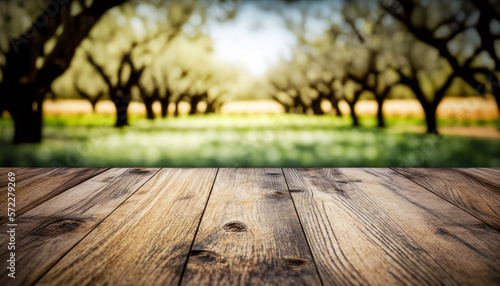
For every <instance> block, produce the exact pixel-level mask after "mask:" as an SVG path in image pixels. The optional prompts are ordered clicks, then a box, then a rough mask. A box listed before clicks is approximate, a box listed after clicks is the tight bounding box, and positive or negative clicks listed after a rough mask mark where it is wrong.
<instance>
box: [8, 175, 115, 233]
mask: <svg viewBox="0 0 500 286" xmlns="http://www.w3.org/2000/svg"><path fill="white" fill-rule="evenodd" d="M105 170H106V169H104V168H45V169H42V168H39V169H35V168H33V169H28V168H19V169H18V170H14V172H15V174H16V176H15V177H16V181H15V189H16V191H15V196H16V197H15V198H16V208H15V209H16V215H17V216H19V215H21V214H23V213H25V212H26V211H28V210H30V209H32V208H34V207H36V206H37V205H39V204H41V203H43V202H45V201H47V200H49V199H50V198H52V197H54V196H57V195H58V194H60V193H62V192H64V191H66V190H68V189H70V188H72V187H74V186H76V185H78V184H80V183H81V182H84V181H86V180H88V179H90V178H92V177H94V176H95V175H98V174H100V173H102V172H104V171H105ZM7 174H8V172H6V173H5V174H2V179H4V178H7ZM6 184H7V182H5V184H4V182H3V180H2V182H0V185H1V186H2V187H1V189H0V209H6V208H7V190H8V189H7V188H6V187H5V185H6ZM6 221H7V217H6V214H5V213H2V214H0V223H2V224H3V223H5V222H6Z"/></svg>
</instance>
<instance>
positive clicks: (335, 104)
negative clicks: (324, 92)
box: [330, 100, 342, 117]
mask: <svg viewBox="0 0 500 286" xmlns="http://www.w3.org/2000/svg"><path fill="white" fill-rule="evenodd" d="M330 102H331V103H332V107H333V109H335V115H336V116H337V117H342V111H340V108H339V102H338V101H337V100H331V101H330Z"/></svg>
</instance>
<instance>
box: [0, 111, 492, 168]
mask: <svg viewBox="0 0 500 286" xmlns="http://www.w3.org/2000/svg"><path fill="white" fill-rule="evenodd" d="M130 121H131V126H128V127H125V128H121V129H117V128H113V127H112V124H113V122H114V119H113V116H107V115H81V116H71V117H70V116H55V115H52V116H48V117H47V118H45V123H44V124H45V125H44V130H43V134H44V141H43V142H42V143H41V144H21V145H11V144H10V140H11V138H12V136H13V127H12V122H11V120H10V119H9V118H3V119H0V162H1V165H2V166H30V167H38V166H40V167H41V166H68V167H87V166H91V167H105V166H115V167H117V166H134V167H135V166H171V167H179V166H189V167H204V166H218V167H267V166H269V167H271V166H297V167H299V166H300V167H330V166H345V167H351V166H352V167H355V166H370V167H384V166H402V167H473V166H483V167H492V166H496V167H499V166H500V139H488V138H475V137H463V136H452V135H442V136H434V135H425V134H417V133H410V132H404V131H402V130H405V128H404V127H405V126H409V127H410V126H421V125H423V123H424V121H423V120H422V119H415V118H388V119H387V123H388V125H389V126H391V127H390V128H387V129H378V128H375V127H373V126H374V125H375V123H376V122H375V120H374V119H373V118H368V117H366V118H365V117H363V118H362V121H361V122H362V124H363V125H364V126H365V127H361V128H352V127H350V119H349V118H348V117H344V118H336V117H334V116H302V115H247V116H245V115H218V116H192V117H180V118H168V119H156V120H155V121H153V122H152V121H148V120H146V119H143V118H142V117H139V116H132V118H131V120H130ZM439 124H440V126H457V125H458V126H491V125H494V126H497V127H498V126H499V124H498V120H497V121H485V120H482V121H479V120H476V121H474V120H467V121H465V120H460V121H457V120H453V119H446V120H441V121H440V123H439Z"/></svg>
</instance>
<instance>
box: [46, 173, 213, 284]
mask: <svg viewBox="0 0 500 286" xmlns="http://www.w3.org/2000/svg"><path fill="white" fill-rule="evenodd" d="M216 172H217V169H163V170H161V171H160V172H159V173H158V174H157V175H156V176H154V177H153V178H152V179H151V180H150V181H149V182H148V183H147V184H145V185H144V186H143V187H142V188H141V189H140V190H138V191H137V192H136V193H135V194H134V196H132V197H131V198H130V199H129V200H127V201H126V202H125V203H124V204H123V205H121V206H120V208H118V209H117V210H116V211H115V212H114V213H113V214H112V215H110V216H109V217H108V218H107V219H106V220H105V221H104V222H102V223H101V224H100V225H99V226H98V227H97V228H96V229H95V231H93V232H92V233H91V234H90V235H88V236H87V237H86V238H85V239H84V240H83V241H82V242H80V243H79V244H78V245H77V246H76V247H75V248H74V249H72V251H70V252H69V253H68V254H67V255H66V256H65V257H64V258H63V259H62V260H61V261H60V262H59V263H58V264H57V265H55V266H54V267H53V268H52V269H51V270H50V271H49V272H48V273H47V274H46V275H45V276H44V277H43V278H42V279H41V280H40V281H39V283H38V285H53V284H56V285H86V284H98V285H113V284H119V285H177V284H178V283H179V280H180V277H181V273H182V269H183V267H184V265H185V261H186V259H187V256H188V253H189V249H190V247H191V243H192V241H193V239H194V235H195V231H196V228H197V227H198V224H199V222H200V219H201V215H202V212H203V209H204V207H205V205H206V202H207V200H208V196H209V193H210V189H211V187H212V184H213V181H214V179H215V175H216Z"/></svg>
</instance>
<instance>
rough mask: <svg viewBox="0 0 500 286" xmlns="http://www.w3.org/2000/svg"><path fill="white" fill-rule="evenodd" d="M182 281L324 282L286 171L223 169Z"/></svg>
mask: <svg viewBox="0 0 500 286" xmlns="http://www.w3.org/2000/svg"><path fill="white" fill-rule="evenodd" d="M182 284H183V285H214V284H221V285H320V284H321V282H320V279H319V276H318V273H317V271H316V268H315V266H314V262H313V260H312V258H311V254H310V251H309V249H308V245H307V242H306V240H305V237H304V233H303V232H302V229H301V226H300V222H299V220H298V218H297V215H296V212H295V210H294V207H293V203H292V201H291V198H290V194H289V192H288V190H287V187H286V183H285V180H284V178H283V174H282V172H281V170H280V169H220V171H219V174H218V176H217V180H216V181H215V185H214V189H213V191H212V195H211V196H210V200H209V202H208V205H207V209H206V211H205V214H204V216H203V220H202V222H201V224H200V228H199V231H198V234H197V236H196V239H195V242H194V245H193V248H192V250H191V252H190V257H189V261H188V264H187V267H186V270H185V273H184V276H183V278H182Z"/></svg>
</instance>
